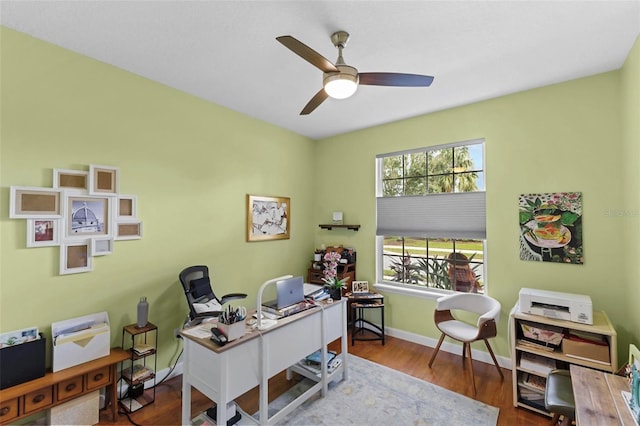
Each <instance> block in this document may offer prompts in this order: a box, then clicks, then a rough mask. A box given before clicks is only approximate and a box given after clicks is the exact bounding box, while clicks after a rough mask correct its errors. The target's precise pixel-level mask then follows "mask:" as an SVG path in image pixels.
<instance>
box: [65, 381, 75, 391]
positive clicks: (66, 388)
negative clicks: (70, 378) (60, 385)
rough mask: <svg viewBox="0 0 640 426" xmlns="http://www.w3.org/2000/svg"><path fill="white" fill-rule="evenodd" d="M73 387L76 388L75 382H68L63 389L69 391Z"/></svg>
mask: <svg viewBox="0 0 640 426" xmlns="http://www.w3.org/2000/svg"><path fill="white" fill-rule="evenodd" d="M75 388H76V384H75V383H69V384H68V385H67V386H65V388H64V390H65V391H67V392H71V391H72V390H74V389H75Z"/></svg>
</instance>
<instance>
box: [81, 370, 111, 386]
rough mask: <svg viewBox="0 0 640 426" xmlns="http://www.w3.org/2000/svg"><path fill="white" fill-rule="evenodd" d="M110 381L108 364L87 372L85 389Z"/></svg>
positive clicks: (106, 383) (103, 384)
mask: <svg viewBox="0 0 640 426" xmlns="http://www.w3.org/2000/svg"><path fill="white" fill-rule="evenodd" d="M110 382H111V380H110V376H109V366H108V365H107V366H106V367H102V368H99V369H97V370H93V371H92V372H90V373H87V390H91V389H96V388H101V387H103V386H106V385H108V384H109V383H110Z"/></svg>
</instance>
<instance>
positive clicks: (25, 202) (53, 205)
mask: <svg viewBox="0 0 640 426" xmlns="http://www.w3.org/2000/svg"><path fill="white" fill-rule="evenodd" d="M61 198H62V190H60V189H53V188H36V187H29V186H12V187H11V189H10V197H9V217H10V218H11V219H57V218H60V217H62V203H61V202H60V201H61Z"/></svg>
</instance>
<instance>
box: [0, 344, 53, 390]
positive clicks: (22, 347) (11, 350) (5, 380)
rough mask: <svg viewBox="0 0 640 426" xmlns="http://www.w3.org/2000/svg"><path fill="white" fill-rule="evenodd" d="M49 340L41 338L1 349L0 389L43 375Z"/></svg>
mask: <svg viewBox="0 0 640 426" xmlns="http://www.w3.org/2000/svg"><path fill="white" fill-rule="evenodd" d="M46 347H47V340H46V339H45V337H44V336H43V335H42V333H40V339H38V340H32V341H31V342H26V343H21V344H18V345H14V346H6V347H4V348H2V349H0V389H5V388H10V387H11V386H15V385H19V384H20V383H24V382H28V381H29V380H33V379H37V378H39V377H43V376H44V373H45V355H46Z"/></svg>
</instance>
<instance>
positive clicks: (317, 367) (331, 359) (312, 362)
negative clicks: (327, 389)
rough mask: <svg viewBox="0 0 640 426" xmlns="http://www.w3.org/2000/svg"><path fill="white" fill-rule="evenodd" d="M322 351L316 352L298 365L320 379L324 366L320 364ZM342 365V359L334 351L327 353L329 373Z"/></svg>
mask: <svg viewBox="0 0 640 426" xmlns="http://www.w3.org/2000/svg"><path fill="white" fill-rule="evenodd" d="M320 356H321V355H320V351H316V352H314V353H312V354H310V355H307V356H306V357H305V358H303V359H301V360H300V361H299V362H298V365H299V366H300V367H302V368H304V369H305V370H307V371H309V372H311V373H313V374H315V375H316V377H318V378H319V377H320V376H321V373H322V364H321V362H320ZM341 365H342V358H341V357H340V356H339V355H337V354H336V353H335V352H333V351H327V373H329V374H331V373H333V371H334V370H335V369H336V368H338V367H340V366H341Z"/></svg>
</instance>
